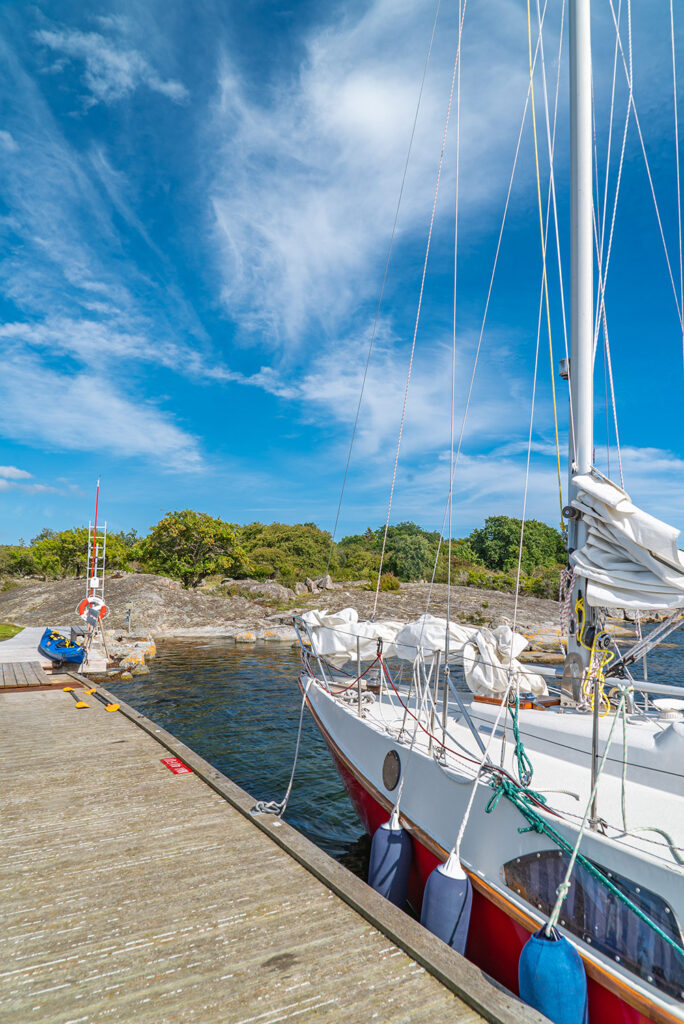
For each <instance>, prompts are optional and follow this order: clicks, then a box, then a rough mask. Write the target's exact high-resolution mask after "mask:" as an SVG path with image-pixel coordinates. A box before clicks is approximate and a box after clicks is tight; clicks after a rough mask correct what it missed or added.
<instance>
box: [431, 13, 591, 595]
mask: <svg viewBox="0 0 684 1024" xmlns="http://www.w3.org/2000/svg"><path fill="white" fill-rule="evenodd" d="M564 5H565V0H564ZM547 7H548V0H544V8H543V10H542V16H541V22H542V25H543V23H544V19H545V17H546V10H547ZM561 31H562V27H561ZM538 53H539V40H537V45H536V47H535V52H534V66H535V67H536V63H537V55H538ZM558 74H559V76H560V62H559V69H558ZM529 102H530V84H529V82H528V83H527V93H526V96H525V102H524V104H523V112H522V117H521V120H520V130H519V131H518V139H517V142H516V146H515V154H514V156H513V166H512V168H511V175H510V178H509V179H508V189H507V192H506V201H505V203H504V209H503V215H502V218H501V227H500V228H499V235H498V238H497V242H496V249H495V252H494V263H493V265H492V273H491V276H490V278H489V287H488V289H487V299H486V301H485V308H484V312H483V314H482V323H481V324H480V332H479V335H478V339H477V345H476V346H475V355H474V358H473V368H472V371H471V374H470V381H469V384H468V392H467V394H466V402H465V408H464V410H463V417H462V419H461V428H460V432H459V436H458V445H457V447H456V454H455V456H454V462H453V468H452V472H451V478H450V481H449V493H448V495H447V501H446V503H445V506H444V515H443V517H442V527H441V531H440V535H439V541H438V544H437V552H436V554H435V560H434V563H433V567H432V577H431V579H430V586H429V588H428V594H427V599H426V602H425V610H426V612H427V610H428V609H429V607H430V601H431V600H432V590H433V587H434V583H435V576H436V573H437V564H438V561H439V556H440V552H441V550H442V543H443V541H444V529H445V526H446V522H447V516H448V510H449V499H450V497H451V495H452V494H453V487H454V478H455V474H456V468H457V466H458V462H459V458H460V455H461V449H462V447H463V438H464V435H465V428H466V423H467V421H468V413H469V411H470V401H471V398H472V394H473V387H474V385H475V377H476V374H477V368H478V364H479V359H480V352H481V350H482V342H483V339H484V332H485V327H486V324H487V314H488V313H489V305H490V302H491V298H492V291H493V289H494V278H495V277H496V271H497V267H498V265H499V255H500V252H501V242H502V240H503V233H504V229H505V227H506V219H507V216H508V207H509V205H510V200H511V193H512V191H513V182H514V180H515V172H516V170H517V166H518V157H519V155H520V146H521V143H522V137H523V132H524V130H525V121H526V119H527V108H528V106H529ZM566 351H567V349H566ZM571 417H572V411H571Z"/></svg>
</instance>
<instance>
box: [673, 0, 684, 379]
mask: <svg viewBox="0 0 684 1024" xmlns="http://www.w3.org/2000/svg"><path fill="white" fill-rule="evenodd" d="M670 42H671V44H672V89H673V95H674V137H675V167H676V173H677V234H678V237H679V308H680V309H681V310H682V312H684V264H683V263H682V189H681V177H680V172H679V126H678V124H677V65H676V62H675V37H674V12H673V4H672V0H670ZM682 360H683V364H684V318H683V322H682Z"/></svg>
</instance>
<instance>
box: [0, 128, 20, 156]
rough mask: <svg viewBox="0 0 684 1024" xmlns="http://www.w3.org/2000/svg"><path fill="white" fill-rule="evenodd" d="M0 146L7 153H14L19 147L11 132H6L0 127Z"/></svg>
mask: <svg viewBox="0 0 684 1024" xmlns="http://www.w3.org/2000/svg"><path fill="white" fill-rule="evenodd" d="M0 146H1V147H2V148H3V149H4V150H5V152H7V153H16V151H17V150H18V149H19V146H18V145H17V140H16V139H15V138H14V136H13V135H12V133H11V132H6V131H5V130H4V129H0Z"/></svg>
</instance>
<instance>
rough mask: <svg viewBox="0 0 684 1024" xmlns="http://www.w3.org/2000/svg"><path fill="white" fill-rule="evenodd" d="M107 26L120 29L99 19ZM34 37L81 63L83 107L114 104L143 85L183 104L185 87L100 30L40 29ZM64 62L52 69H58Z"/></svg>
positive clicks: (59, 69) (185, 94)
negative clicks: (84, 99)
mask: <svg viewBox="0 0 684 1024" xmlns="http://www.w3.org/2000/svg"><path fill="white" fill-rule="evenodd" d="M103 22H104V25H103V27H107V28H114V29H116V28H120V27H121V26H122V24H123V23H122V22H117V21H116V19H111V18H106V19H100V23H101V24H103ZM35 37H36V39H37V41H38V42H39V43H41V44H42V45H43V46H46V47H47V48H48V49H49V50H51V51H52V52H54V53H57V54H61V55H62V56H63V57H66V58H68V59H69V60H74V61H79V62H82V63H83V68H84V71H83V80H84V83H85V85H86V87H87V89H88V90H89V92H90V96H89V97H88V99H87V101H86V106H93V105H94V104H95V103H115V102H117V101H119V100H122V99H124V98H126V97H127V96H130V95H131V94H132V93H133V92H135V90H136V89H139V88H141V87H142V86H145V87H146V88H148V89H151V90H152V91H153V92H156V93H159V94H161V95H162V96H166V97H167V99H170V100H172V101H173V102H174V103H184V102H186V101H187V99H188V95H189V94H188V90H187V89H186V88H185V86H184V85H183V83H182V82H179V81H177V80H176V79H173V78H163V77H162V76H161V75H159V74H158V72H157V71H156V70H155V69H154V68H153V67H152V65H151V64H150V62H149V60H148V59H147V57H145V56H144V55H143V54H142V53H141V52H140V51H139V50H135V49H130V48H126V47H125V46H124V45H123V44H122V43H121V42H120V41H117V40H113V39H111V38H107V37H105V36H103V35H101V34H100V33H99V32H82V31H79V30H77V29H41V30H40V31H39V32H36V34H35ZM63 68H64V62H60V63H59V64H58V65H57V67H53V69H52V70H53V71H56V72H60V71H62V70H63Z"/></svg>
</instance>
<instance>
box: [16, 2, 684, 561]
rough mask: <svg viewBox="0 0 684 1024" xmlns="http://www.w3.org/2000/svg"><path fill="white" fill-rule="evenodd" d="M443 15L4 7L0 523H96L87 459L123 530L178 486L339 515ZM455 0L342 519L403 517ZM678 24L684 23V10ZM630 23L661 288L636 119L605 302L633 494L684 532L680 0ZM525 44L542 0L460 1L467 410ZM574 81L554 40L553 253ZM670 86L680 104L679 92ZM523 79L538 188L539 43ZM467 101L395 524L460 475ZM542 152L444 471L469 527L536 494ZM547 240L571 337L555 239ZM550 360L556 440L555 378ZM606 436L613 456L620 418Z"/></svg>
mask: <svg viewBox="0 0 684 1024" xmlns="http://www.w3.org/2000/svg"><path fill="white" fill-rule="evenodd" d="M434 6H435V5H434V3H433V2H432V0H430V2H424V0H410V2H409V0H369V2H365V3H354V2H346V3H344V4H342V3H339V4H336V3H329V4H325V5H320V4H316V5H315V4H313V3H306V2H302V3H293V4H289V5H285V4H280V3H276V2H266V0H261V2H258V0H251V2H250V0H245V2H243V3H240V4H225V3H212V2H208V3H203V4H201V5H188V4H179V3H169V2H165V3H163V4H162V3H155V2H152V0H146V2H144V3H136V4H133V3H128V4H127V3H118V4H116V5H108V4H106V3H103V4H89V5H83V4H77V3H68V2H60V3H57V2H54V3H42V4H34V5H27V4H20V3H10V4H5V5H4V6H3V9H2V11H1V12H0V50H1V59H0V96H1V98H2V103H1V105H0V168H1V169H0V175H1V177H2V190H1V192H0V225H1V227H2V232H3V262H2V265H1V267H0V346H1V350H2V355H3V360H2V367H3V373H2V375H1V377H0V438H1V444H2V450H1V452H0V542H2V543H9V542H13V541H15V540H16V539H17V538H18V537H24V538H26V539H28V538H30V537H31V536H33V535H35V534H36V533H37V532H38V531H39V530H40V529H41V528H42V527H44V526H49V527H52V528H54V529H59V528H62V527H66V526H70V525H74V524H76V523H83V522H87V520H88V518H89V517H90V515H91V513H92V498H93V492H94V485H95V480H96V478H97V477H98V475H99V476H101V478H102V514H103V515H104V516H106V518H107V520H108V522H109V525H110V528H112V529H128V528H130V527H135V528H137V529H138V530H139V531H140V532H144V531H146V530H147V529H148V528H149V526H150V525H152V524H153V523H155V522H156V521H157V520H158V519H159V518H160V517H161V515H162V514H163V513H164V512H166V511H168V510H170V509H174V508H184V507H188V506H190V507H193V508H196V509H198V510H202V511H207V512H210V513H212V514H214V515H220V516H222V517H223V518H225V519H227V520H230V521H235V522H249V521H252V520H254V519H259V520H262V521H268V522H270V521H274V520H280V521H284V522H297V521H300V522H301V521H314V522H316V523H318V524H319V525H321V526H323V527H325V528H328V529H329V528H331V527H332V524H333V522H334V519H335V512H336V507H337V500H338V497H339V490H340V486H341V482H342V475H343V472H344V465H345V460H346V454H347V448H348V443H349V437H350V432H351V426H352V423H353V419H354V415H355V412H356V403H357V400H358V394H359V386H360V381H361V376H362V373H363V366H364V362H365V357H366V351H367V346H368V340H369V337H370V332H371V329H372V324H373V318H374V314H375V308H376V305H377V301H378V295H379V291H380V286H381V281H382V275H383V268H384V261H385V256H386V252H387V246H388V243H389V239H390V235H391V230H392V222H393V218H394V212H395V207H396V202H397V196H398V193H399V187H400V184H401V177H402V170H403V166H404V161H405V157H406V151H407V146H408V140H409V136H410V132H411V125H412V121H413V116H414V111H415V105H416V99H417V95H418V89H419V85H420V80H421V74H422V69H423V65H424V61H425V54H426V51H427V45H428V40H429V38H430V32H431V26H432V20H433V16H434ZM676 6H677V5H675V8H676ZM594 7H595V13H594V40H595V55H594V56H595V66H594V88H595V99H596V139H597V157H598V164H599V169H600V173H599V191H600V196H601V205H603V180H604V177H605V166H606V154H607V144H608V123H609V107H610V95H611V81H612V71H613V53H614V40H615V32H614V29H613V26H612V20H611V13H610V4H609V2H608V0H605V2H596V3H595V5H594ZM455 8H456V5H455V4H447V3H444V4H443V10H442V11H441V12H440V16H439V20H438V31H437V35H436V39H435V44H434V48H433V53H432V58H431V63H430V67H429V70H428V75H427V79H426V84H425V90H424V94H423V101H422V105H421V111H420V117H419V121H418V126H417V132H416V139H415V143H414V146H413V152H412V159H411V163H410V165H409V170H408V175H407V180H406V187H405V190H404V196H403V201H402V205H401V209H400V213H399V220H398V233H397V238H396V242H395V247H394V252H393V257H392V261H391V265H390V272H389V276H388V282H387V287H386V291H385V296H384V301H383V304H382V308H381V312H380V317H379V321H378V331H377V340H376V344H375V350H374V354H373V358H372V360H371V364H370V369H369V376H368V382H367V387H366V392H365V397H364V403H363V406H362V411H361V418H360V429H359V433H358V436H357V443H356V447H355V451H354V454H353V457H352V463H351V469H350V476H349V481H348V484H347V490H346V494H345V501H344V504H343V508H342V515H341V520H340V527H339V531H338V532H339V535H344V534H345V533H349V532H353V531H356V530H358V529H363V528H365V527H366V526H368V525H371V526H376V525H379V524H380V523H381V522H383V521H384V517H385V512H386V504H387V497H388V493H389V486H390V481H391V475H392V464H393V458H394V448H395V444H396V437H397V430H398V425H399V418H400V413H401V403H402V396H403V390H404V382H405V377H406V371H407V365H408V355H409V350H410V345H411V338H412V334H413V325H414V321H415V315H416V305H417V300H418V292H419V286H420V275H421V269H422V262H423V257H424V252H425V240H426V236H427V229H428V224H429V219H430V211H431V207H432V200H433V192H434V186H435V177H436V171H437V164H438V160H439V152H440V144H441V137H442V132H443V127H444V119H445V113H446V105H447V99H448V91H449V83H450V78H451V68H452V63H453V59H454V52H455V45H456V31H457V21H456V14H455ZM622 8H623V11H622V16H621V32H622V33H623V34H624V45H625V49H626V41H627V29H626V10H627V5H626V3H623V5H622ZM616 9H617V4H616ZM533 14H534V17H535V19H536V6H535V5H533ZM675 16H676V18H677V22H676V23H675V38H676V41H677V43H678V44H681V43H682V42H683V41H684V18H682V16H681V14H680V12H679V11H678V10H675ZM559 24H560V4H558V3H555V2H554V3H551V4H549V10H548V16H547V19H546V22H545V31H544V57H545V65H546V75H547V81H548V89H549V93H550V98H549V101H550V103H551V104H552V103H553V95H554V90H555V82H556V75H557V71H558V67H557V61H556V51H557V49H558V33H559ZM632 28H633V54H634V57H633V59H634V97H635V103H636V108H637V113H638V115H639V118H640V123H641V127H642V131H643V135H644V142H645V146H646V151H647V155H648V159H649V163H650V167H651V172H652V178H653V183H654V188H655V192H656V197H657V201H658V205H659V209H660V214H661V220H662V224H663V230H664V234H665V240H666V245H667V249H668V253H669V257H670V260H671V265H672V273H673V278H674V290H673V286H672V284H671V282H670V279H669V276H668V270H667V264H666V261H665V257H664V253H663V245H662V242H661V239H660V235H659V230H658V224H657V220H656V217H655V213H654V208H653V203H652V200H651V196H650V189H649V184H648V179H647V177H646V173H645V170H644V161H643V157H642V155H641V148H640V143H639V138H638V135H637V132H636V128H635V122H634V118H633V117H632V118H631V119H630V124H629V128H628V134H627V141H626V147H625V159H624V168H623V172H622V176H621V185H620V193H619V202H618V206H617V214H616V220H615V230H614V236H613V243H612V249H611V261H610V269H609V274H608V279H607V286H606V316H607V323H608V329H609V335H610V340H611V353H612V359H613V371H614V378H615V388H616V398H617V416H618V425H619V430H620V439H621V443H622V446H623V466H624V473H625V487H626V488H627V490H628V491H630V492H631V494H632V496H633V497H634V499H635V500H637V501H639V502H640V503H641V504H643V505H644V507H646V508H647V509H648V510H649V511H651V512H652V513H653V514H656V515H658V516H660V517H662V518H665V519H668V520H669V521H670V522H672V523H673V524H674V525H677V526H680V527H684V473H683V470H684V439H683V437H682V426H681V423H682V395H683V383H684V377H683V373H682V330H681V326H680V322H679V315H678V310H677V302H680V303H681V296H680V293H679V287H680V279H679V266H680V264H679V236H678V230H677V195H676V175H675V145H674V117H673V81H672V63H671V51H670V29H669V9H668V6H667V4H666V3H662V2H659V3H658V4H655V5H648V12H647V16H646V17H644V15H643V12H642V13H640V12H637V11H636V9H635V11H634V14H633V26H632ZM535 32H536V25H535ZM681 50H682V47H681V45H678V49H677V58H678V60H679V63H680V64H681V65H682V68H681V69H679V68H678V70H681V71H682V75H684V57H682V55H681ZM527 60H528V58H527V27H526V16H525V7H524V4H523V3H521V2H518V0H515V2H514V0H487V2H486V3H485V2H480V3H476V2H475V0H471V2H470V3H469V4H468V5H467V7H466V15H465V21H464V45H463V60H462V106H461V121H460V134H461V146H460V152H461V165H460V200H459V204H460V205H459V258H458V315H457V322H458V328H457V356H456V364H457V384H456V410H457V420H458V423H459V424H460V417H461V414H462V410H463V404H464V400H465V394H466V388H467V381H468V379H469V377H470V372H471V366H472V359H473V353H474V349H475V345H476V342H477V338H478V335H479V332H480V325H481V322H482V316H483V309H484V304H485V299H486V295H487V288H488V285H489V280H490V275H491V270H492V263H493V259H494V253H495V249H496V242H497V236H498V232H499V227H500V224H501V217H502V212H503V208H504V201H505V197H506V190H507V186H508V179H509V176H510V173H511V167H512V163H513V156H514V152H515V146H516V140H517V137H518V132H519V129H520V123H521V117H522V111H523V105H524V102H525V97H526V94H527V89H528V70H527ZM566 73H567V47H566V46H565V44H564V48H563V56H562V60H561V80H560V100H559V114H558V128H557V143H556V159H555V175H556V187H557V192H558V204H559V205H558V213H559V222H560V236H561V248H562V254H563V261H564V275H566V278H567V272H568V270H569V266H568V259H567V248H568V228H567V225H568V204H567V199H566V193H567V179H568V156H567V136H568V127H567V78H566ZM616 81H617V86H616V91H615V114H614V122H613V125H614V126H613V138H612V150H611V152H612V156H611V171H610V176H609V187H608V224H610V212H611V210H612V202H613V195H614V192H615V179H616V169H617V166H618V161H619V153H620V144H621V140H622V132H623V127H624V121H625V112H626V106H627V90H626V85H625V74H624V71H623V68H622V65H621V63H620V62H619V61H618V74H617V77H616ZM677 92H678V103H679V111H680V115H681V111H682V110H683V109H684V92H683V91H682V88H681V87H680V86H679V83H678V90H677ZM535 97H536V104H537V119H538V129H539V144H540V155H541V165H542V179H543V189H544V195H545V196H546V189H547V187H548V177H549V171H548V156H547V140H546V136H545V130H544V107H543V90H542V79H541V61H540V60H539V61H538V65H537V76H536V79H535ZM455 124H456V121H455V116H453V117H452V123H451V129H450V134H449V137H448V140H447V147H446V155H445V164H444V170H443V174H442V180H441V187H440V195H439V202H438V206H437V218H436V222H435V232H434V237H433V245H432V252H431V257H430V262H429V268H428V276H427V282H426V290H425V299H424V303H423V312H422V316H421V321H420V327H419V331H418V338H417V346H416V356H415V363H414V370H413V378H412V383H411V389H410V392H409V401H408V407H407V418H406V426H405V430H404V435H403V442H402V453H401V459H400V462H399V472H398V477H397V490H396V494H395V499H394V506H393V512H392V519H393V520H394V521H399V520H402V519H408V518H411V519H415V520H416V521H418V522H420V523H421V524H422V525H424V526H425V527H428V528H439V527H440V525H441V521H442V515H443V509H444V502H445V498H446V492H447V487H448V445H449V401H450V390H451V382H450V366H451V304H452V298H451V282H452V276H453V210H454V192H455ZM532 147H533V140H532V132H531V122H530V117H529V113H528V117H527V121H526V125H525V129H524V131H523V136H522V144H521V152H520V157H519V161H518V167H517V171H516V177H515V180H514V184H513V189H512V194H511V203H510V208H509V212H508V218H507V227H506V231H505V233H504V236H503V243H502V248H501V254H500V260H499V266H498V270H497V275H496V278H495V281H494V288H493V292H492V300H491V305H490V309H489V314H488V319H487V325H486V329H485V332H484V336H483V345H482V354H481V359H480V365H479V369H478V374H477V377H476V382H475V388H474V392H473V401H472V406H471V411H470V414H469V418H468V422H467V426H466V430H465V435H464V447H463V456H462V461H461V465H460V466H459V469H458V470H457V475H456V480H455V494H454V533H455V534H456V535H462V534H464V533H467V532H468V531H469V530H470V529H471V528H472V527H473V526H476V525H479V524H480V523H481V522H482V520H483V519H484V517H485V516H486V515H489V514H496V513H505V514H509V515H520V511H521V508H522V492H523V473H524V464H525V453H526V448H527V432H528V425H529V415H530V396H531V390H532V367H533V361H534V351H535V344H536V332H537V318H538V311H539V294H540V283H541V261H540V251H539V250H540V246H539V226H538V220H537V207H536V191H535V178H534V157H533V148H532ZM544 202H546V200H544ZM549 248H550V254H549V263H550V282H551V309H552V317H553V333H554V346H555V354H556V360H557V359H558V358H559V357H560V355H561V354H562V346H563V329H562V320H561V313H560V295H559V287H558V273H557V269H556V257H555V242H551V243H550V246H549ZM565 284H566V298H568V297H569V289H568V287H567V279H566V282H565ZM675 292H676V294H677V301H675V294H674V293H675ZM547 345H548V342H547V340H546V337H545V336H544V335H543V336H542V350H541V362H540V371H539V382H538V390H537V402H536V413H535V420H534V447H533V451H534V457H533V461H532V470H531V475H530V484H529V501H528V514H529V515H531V516H535V517H537V518H542V519H545V520H546V521H548V522H552V523H557V521H558V512H557V492H556V490H555V487H556V485H555V460H554V457H553V428H552V410H551V392H550V379H549V368H548V347H547ZM596 367H597V372H596V397H597V408H596V445H597V463H598V465H599V466H600V467H601V468H602V469H603V470H604V471H605V470H606V469H607V458H606V432H605V408H604V393H605V392H604V372H603V354H602V349H601V348H599V352H598V356H597V363H596ZM556 383H557V386H558V395H559V411H560V429H561V441H562V444H565V439H566V437H567V410H566V404H567V398H566V394H567V393H566V391H565V385H564V384H563V383H562V382H561V381H559V380H557V381H556ZM610 443H611V446H612V448H613V450H612V453H611V470H612V471H613V476H615V475H616V472H615V470H616V458H615V451H614V431H613V430H612V428H611V432H610Z"/></svg>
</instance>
